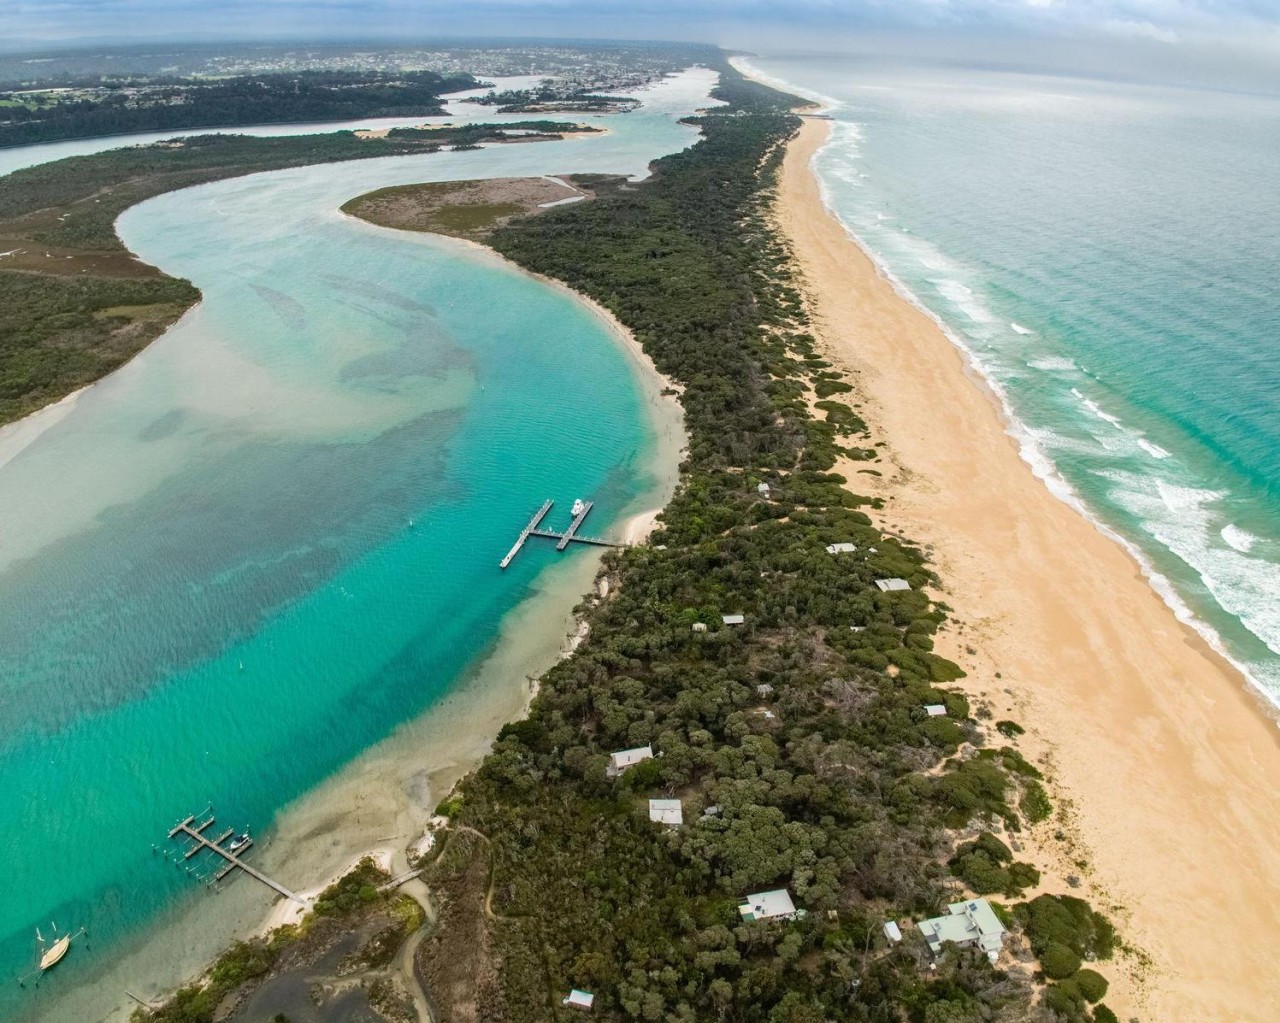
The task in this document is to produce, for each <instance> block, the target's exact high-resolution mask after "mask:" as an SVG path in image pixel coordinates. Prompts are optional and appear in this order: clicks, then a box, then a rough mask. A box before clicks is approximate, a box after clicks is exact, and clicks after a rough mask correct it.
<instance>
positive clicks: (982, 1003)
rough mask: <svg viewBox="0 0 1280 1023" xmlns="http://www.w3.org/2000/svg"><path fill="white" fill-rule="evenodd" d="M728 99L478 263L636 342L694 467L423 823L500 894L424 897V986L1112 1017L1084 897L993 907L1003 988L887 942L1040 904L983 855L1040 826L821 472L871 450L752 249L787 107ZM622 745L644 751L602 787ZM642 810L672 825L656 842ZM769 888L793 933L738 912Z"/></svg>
mask: <svg viewBox="0 0 1280 1023" xmlns="http://www.w3.org/2000/svg"><path fill="white" fill-rule="evenodd" d="M722 76H723V77H722V85H721V87H720V89H719V90H718V93H717V95H718V97H719V98H721V99H723V100H726V101H727V102H728V103H729V106H728V107H727V108H726V109H724V110H723V111H722V112H720V111H717V112H715V113H710V114H708V115H706V116H704V117H702V118H699V119H697V123H698V124H699V125H700V127H701V128H702V131H703V134H704V138H703V140H702V141H701V142H700V143H699V144H698V145H696V146H694V147H693V148H691V149H690V150H687V151H686V152H684V153H680V154H677V155H675V156H671V157H668V158H665V159H664V160H661V161H658V162H657V164H656V165H655V166H654V175H653V178H652V179H651V180H650V181H648V182H645V183H643V184H641V185H639V186H636V187H634V188H631V189H629V190H626V191H621V190H619V191H618V192H617V193H615V194H613V195H609V196H605V195H602V196H599V197H597V199H596V200H595V201H594V202H592V203H583V204H578V205H576V206H574V207H568V208H565V209H563V210H556V211H552V212H550V213H546V214H544V215H541V216H539V217H536V218H525V219H518V220H515V221H512V222H511V223H509V224H507V225H506V226H505V227H502V228H500V229H498V230H497V231H495V232H493V234H492V235H491V236H490V239H489V241H490V244H492V245H493V246H494V247H495V248H496V249H498V251H500V252H502V253H503V254H504V255H506V256H508V257H509V258H511V259H513V260H514V261H516V262H517V263H519V264H521V265H522V266H525V267H526V268H528V269H530V270H533V271H536V272H539V273H542V274H545V275H547V276H550V277H553V278H556V279H559V280H562V281H564V282H566V283H567V284H569V285H570V286H572V287H574V288H575V289H577V290H579V291H581V292H583V293H584V294H587V295H589V296H591V297H592V298H594V299H596V300H597V301H599V302H600V303H601V304H603V305H604V306H606V307H607V308H608V309H609V310H610V311H611V312H613V313H614V314H615V315H616V316H617V317H618V318H619V320H621V322H623V323H624V324H626V325H627V326H628V327H629V328H630V329H631V330H632V331H633V332H634V334H635V336H636V337H637V339H638V340H639V342H640V343H641V344H642V345H643V346H644V348H645V351H646V352H647V353H648V354H649V355H650V356H651V357H652V358H653V360H654V362H655V364H656V366H657V368H658V369H659V371H661V372H662V373H664V374H666V375H668V376H669V377H671V378H672V379H673V380H675V381H677V382H678V383H680V384H681V385H683V387H684V393H683V396H682V402H683V404H684V407H685V410H686V416H687V423H688V428H689V433H690V450H689V457H688V460H687V462H686V464H685V466H684V475H683V479H682V483H681V486H680V488H679V490H678V492H677V494H676V496H675V498H674V500H673V501H672V503H671V504H670V505H669V506H668V508H667V509H666V510H665V512H664V514H663V517H662V526H661V528H660V529H659V531H658V532H656V533H655V534H654V535H653V536H652V538H651V541H650V544H649V545H646V546H643V547H639V548H634V549H631V550H629V551H627V552H625V553H623V554H621V555H616V556H611V557H610V559H608V561H607V570H608V571H609V573H610V575H611V585H610V587H609V591H610V593H611V597H610V599H609V600H607V601H605V602H603V603H602V604H601V605H599V606H598V607H596V608H595V609H594V610H591V611H589V612H588V621H589V624H590V632H589V637H588V639H587V640H586V641H585V642H584V643H583V644H582V645H581V646H580V647H579V648H578V650H577V651H576V653H575V654H574V656H573V657H571V658H569V659H567V660H565V661H564V662H562V663H561V664H559V665H558V666H557V667H555V668H553V669H552V670H551V671H550V672H548V674H547V675H546V676H544V678H543V679H542V682H541V687H540V691H539V696H538V698H537V699H536V700H535V702H534V704H533V706H532V708H531V711H530V714H529V716H528V718H527V719H526V720H524V721H521V722H517V723H514V724H512V725H509V726H507V727H506V728H504V729H503V732H502V734H501V736H500V738H499V740H498V742H497V744H496V747H495V750H494V752H493V753H492V754H491V755H490V756H489V757H488V758H487V759H486V761H485V762H484V764H483V765H482V766H481V768H480V769H479V770H478V771H477V772H476V773H475V774H474V775H473V776H471V777H469V778H468V779H467V780H466V781H465V782H464V783H463V785H462V786H461V787H460V789H459V791H458V793H456V794H455V796H454V797H452V798H451V799H450V800H449V801H448V803H447V805H445V806H443V807H442V811H443V812H446V813H448V814H449V815H450V816H451V817H452V818H453V820H454V821H455V822H457V823H458V824H459V825H462V826H466V827H467V828H469V829H475V830H477V831H479V832H482V833H483V834H485V835H487V836H488V838H489V840H490V841H489V844H488V845H487V846H486V847H484V848H479V847H477V848H476V849H475V850H474V853H475V855H477V856H480V855H485V854H486V853H487V855H488V862H489V868H490V870H491V871H492V875H493V880H492V893H493V894H492V899H491V901H490V903H489V904H488V906H487V907H486V910H485V911H484V912H482V911H481V910H480V909H477V908H476V905H477V900H476V899H475V898H474V897H467V898H462V899H460V901H459V902H458V903H456V904H451V903H450V900H451V899H454V898H459V897H457V896H454V895H453V894H452V893H451V890H450V889H449V888H448V887H446V888H444V890H443V891H442V892H441V893H440V894H441V897H442V898H443V899H444V901H445V903H446V908H445V911H444V913H443V919H444V921H445V924H444V929H443V931H442V933H441V935H440V936H439V938H438V939H436V940H435V941H434V942H433V947H435V948H437V949H439V951H437V952H435V953H431V952H430V950H428V951H427V953H425V954H427V955H428V961H427V966H428V970H429V972H430V970H434V969H440V968H442V964H443V963H444V962H446V961H447V960H448V959H449V958H450V957H451V956H453V955H454V954H455V953H456V952H457V951H458V949H461V948H463V947H465V948H466V949H467V950H468V955H470V956H471V957H472V961H473V962H474V963H475V971H476V977H477V980H476V982H475V984H474V985H473V986H472V987H471V988H470V989H469V990H461V991H459V990H456V988H457V985H458V984H460V983H463V984H465V978H462V979H460V978H458V977H456V976H453V977H451V981H450V983H451V995H450V1002H449V1004H450V1005H451V1006H453V1007H454V1008H452V1009H450V1010H449V1011H448V1012H446V1013H445V1015H444V1016H442V1019H448V1020H453V1019H457V1020H469V1019H476V1018H480V1016H481V1015H483V1016H484V1017H485V1018H501V1019H504V1020H529V1021H531V1023H532V1021H534V1020H544V1019H548V1018H557V1017H560V1016H562V1015H564V1014H565V1013H567V1012H568V1011H570V1010H568V1009H565V1008H562V1007H561V1001H562V999H563V998H564V997H565V996H566V995H567V994H568V992H569V991H570V990H571V989H578V990H581V991H588V992H591V993H592V994H593V995H594V1000H593V1013H594V1014H595V1015H597V1016H603V1017H605V1018H611V1019H612V1018H618V1019H622V1018H641V1019H655V1020H656V1019H668V1018H674V1019H702V1018H718V1019H733V1020H744V1021H752V1020H762V1021H763V1020H771V1021H773V1020H776V1021H802V1020H803V1021H807V1020H813V1021H819V1020H824V1019H833V1018H838V1019H858V1020H873V1019H901V1018H910V1019H913V1020H926V1021H931V1023H932V1021H942V1020H954V1021H969V1020H972V1021H977V1020H988V1019H1006V1020H1015V1019H1017V1020H1034V1019H1050V1018H1061V1019H1068V1020H1084V1019H1094V1020H1107V1019H1113V1018H1114V1016H1113V1015H1112V1014H1111V1013H1110V1010H1108V1009H1107V1008H1106V1007H1105V1006H1102V1005H1095V1004H1094V1003H1095V1002H1096V1001H1097V1000H1098V999H1099V998H1101V997H1102V996H1103V995H1104V994H1105V990H1106V981H1105V980H1104V979H1103V978H1102V976H1101V974H1098V973H1097V972H1096V971H1093V970H1092V969H1086V968H1083V966H1082V964H1083V963H1084V962H1086V961H1089V960H1095V959H1106V958H1107V957H1108V956H1110V955H1111V954H1112V951H1113V948H1114V945H1115V940H1114V935H1113V932H1112V930H1111V927H1110V925H1109V923H1108V922H1107V921H1106V920H1105V919H1103V918H1102V917H1101V916H1100V915H1098V914H1097V913H1096V912H1095V911H1094V910H1092V909H1091V908H1090V907H1089V906H1088V905H1087V904H1086V903H1084V902H1083V901H1082V900H1079V899H1075V898H1071V897H1067V896H1060V895H1056V894H1052V893H1042V894H1040V895H1038V896H1037V897H1036V898H1035V899H1033V900H1032V901H1030V902H1027V903H1024V904H1021V905H1019V906H1017V907H1016V908H1004V907H1001V906H1000V905H999V904H994V909H995V912H996V914H997V916H998V917H999V918H1000V920H1001V921H1002V924H1003V926H1005V927H1007V928H1009V929H1010V931H1011V935H1012V936H1011V941H1012V956H1013V957H1014V958H1015V959H1016V964H1015V965H1013V966H1012V967H1007V966H1005V965H1003V964H1000V965H996V966H993V965H992V964H991V963H990V962H989V961H988V959H987V957H986V956H984V955H983V954H982V953H981V952H979V951H977V950H972V949H969V950H965V949H959V948H956V947H954V946H945V945H944V946H943V951H942V954H941V956H940V957H939V958H938V959H937V960H936V961H935V960H934V959H933V956H932V955H931V953H930V951H929V950H928V949H927V948H926V946H925V942H924V941H923V939H922V938H921V937H920V936H919V933H918V932H916V931H915V930H914V929H907V931H908V940H905V941H902V942H900V943H895V942H893V941H892V940H890V939H889V937H888V936H887V935H886V933H885V930H884V928H883V925H884V924H885V922H886V921H894V922H896V921H899V920H903V919H919V918H920V917H927V916H934V915H936V914H940V913H945V911H946V906H947V904H948V903H952V902H954V901H955V900H956V899H957V898H960V897H962V896H965V895H969V896H972V895H978V894H984V893H986V894H993V895H996V894H998V895H1002V896H1004V897H1006V898H1017V897H1019V896H1020V894H1021V893H1022V892H1023V891H1024V890H1025V889H1026V888H1027V887H1030V886H1032V885H1034V884H1036V883H1037V882H1038V881H1039V877H1038V874H1037V872H1036V871H1035V869H1034V868H1033V867H1031V866H1030V865H1029V864H1025V863H1020V862H1018V861H1017V860H1016V859H1015V857H1014V854H1013V852H1012V850H1011V848H1010V846H1011V844H1012V843H1013V841H1014V840H1013V838H1012V837H1010V838H1009V840H1008V841H1006V840H1004V839H1001V838H998V837H997V834H996V833H997V832H1000V833H1003V834H1005V835H1006V836H1014V835H1017V834H1018V833H1020V832H1022V831H1023V830H1025V829H1027V828H1029V827H1032V826H1034V825H1035V824H1036V823H1038V822H1040V821H1042V820H1043V819H1044V817H1045V816H1046V815H1047V814H1048V812H1049V807H1048V804H1047V798H1046V795H1045V792H1044V789H1043V787H1042V785H1041V782H1040V778H1039V772H1038V770H1037V769H1036V768H1035V767H1034V766H1033V765H1032V764H1030V763H1028V762H1027V761H1026V760H1025V759H1024V758H1023V757H1022V756H1021V755H1020V754H1019V753H1018V752H1017V750H1016V748H1014V746H1013V745H1011V744H1010V743H1011V740H1010V739H1009V734H1010V733H1014V732H1015V730H1014V729H1012V728H1009V727H1007V725H1008V724H1009V723H1006V728H1005V729H1004V730H1003V731H1002V732H997V731H995V730H994V729H992V730H989V729H988V727H987V726H986V725H985V724H982V723H981V722H980V721H979V720H978V719H977V718H976V716H975V715H976V713H977V712H976V711H972V712H971V708H970V707H969V705H968V701H967V700H966V699H965V698H964V696H963V695H962V694H960V693H959V692H958V691H955V690H954V689H949V688H947V683H948V682H950V681H953V680H955V679H957V678H958V677H959V676H960V674H961V672H960V669H959V668H958V667H957V666H956V665H955V664H953V663H951V662H949V661H947V660H945V659H943V658H942V657H940V656H938V655H937V654H936V653H934V651H933V636H934V634H935V633H936V631H937V629H938V628H939V626H940V625H941V624H942V623H943V622H944V621H945V620H946V617H947V610H948V609H947V608H946V607H945V606H944V605H942V604H940V603H939V602H936V601H933V600H931V599H930V597H929V596H928V594H927V592H926V589H927V588H928V587H930V586H932V585H934V584H936V582H937V580H936V578H935V576H934V575H933V573H932V571H931V570H930V569H929V567H928V565H927V564H926V561H925V558H924V555H923V553H922V552H921V551H920V550H919V549H918V548H916V547H915V546H914V545H912V544H911V543H910V542H909V541H906V540H904V539H902V538H900V537H895V536H890V535H888V534H886V533H884V532H882V531H881V530H879V529H877V528H875V527H874V526H873V525H872V523H871V520H870V519H869V517H868V516H867V515H866V514H865V513H864V512H863V511H861V510H860V508H861V507H863V506H865V505H866V504H868V503H870V502H869V501H868V500H867V499H863V498H859V497H857V496H856V495H855V494H853V493H852V492H851V491H850V490H849V489H848V488H847V485H846V484H847V480H846V479H845V478H844V477H841V476H838V475H835V474H833V473H832V472H831V469H832V467H833V466H834V465H835V463H836V460H837V458H845V459H850V460H853V461H859V460H863V459H868V458H870V457H873V456H874V450H873V449H871V448H868V447H864V446H863V444H865V440H866V438H867V433H866V425H865V424H864V423H863V422H862V420H861V418H860V417H859V416H858V415H857V413H856V411H855V410H854V409H853V408H852V407H850V406H848V405H847V404H844V403H843V402H840V401H837V400H833V399H834V396H835V395H838V394H841V393H846V391H847V388H842V387H839V386H833V384H835V383H838V381H836V379H835V376H834V375H833V374H832V372H831V367H830V366H829V364H828V363H826V362H825V361H824V360H823V359H822V358H821V357H820V356H818V355H817V354H816V352H815V349H814V342H813V338H812V336H811V335H810V334H809V333H808V331H807V329H806V327H807V324H806V319H805V310H804V306H803V303H802V301H801V298H800V295H799V292H798V291H797V289H796V287H795V282H794V281H793V279H792V275H791V270H790V267H789V254H788V252H787V251H786V250H785V249H784V248H783V247H782V246H781V245H780V244H779V241H778V238H777V236H776V234H775V233H774V232H773V231H771V229H770V227H769V225H768V211H769V204H770V200H771V190H772V184H773V180H774V175H775V173H776V170H777V166H778V162H779V159H780V156H781V153H782V149H783V146H784V145H785V143H786V141H787V140H788V139H789V138H790V136H791V135H792V133H793V132H794V130H795V128H796V125H797V121H796V119H795V118H794V117H793V116H792V115H790V113H789V112H788V107H789V105H790V104H791V103H792V102H793V100H792V98H791V97H785V96H782V95H780V94H778V93H776V92H772V91H771V90H768V89H766V88H763V87H761V86H758V85H755V84H753V83H749V82H746V81H743V80H742V79H741V78H739V77H738V76H737V75H736V73H734V72H733V71H731V70H729V69H727V68H725V69H722ZM815 393H821V394H825V395H826V396H827V397H826V398H824V399H823V400H822V401H821V403H820V407H822V411H823V412H824V413H825V415H824V418H822V419H817V418H815V417H814V416H813V415H812V414H811V412H810V406H809V401H810V400H811V398H810V396H811V395H813V394H815ZM1015 741H1016V740H1015ZM618 750H630V751H632V752H633V753H639V754H641V755H640V756H639V757H638V759H637V762H636V763H635V765H634V766H631V767H629V768H627V769H626V770H624V771H621V772H619V771H617V770H612V771H611V770H610V769H609V768H610V765H611V764H613V763H614V760H613V759H612V758H611V754H612V753H615V752H616V751H618ZM646 751H652V752H656V753H657V754H658V755H656V756H649V757H646V756H645V755H644V754H645V753H646ZM653 798H661V799H666V800H676V801H678V803H679V805H680V807H681V810H682V817H683V821H684V823H683V825H682V826H680V827H679V828H676V829H673V828H670V827H668V826H665V825H663V824H660V823H654V821H653V820H652V819H651V814H650V812H646V806H647V804H648V800H649V799H653ZM770 889H785V890H786V892H787V893H788V894H789V896H790V897H793V898H794V900H795V905H797V906H799V907H801V908H802V909H803V910H805V913H804V914H802V915H799V916H797V917H795V918H793V919H789V920H786V921H779V922H760V921H754V922H753V921H751V920H749V919H748V918H746V917H744V916H743V915H742V913H741V910H740V901H741V899H742V898H743V897H744V896H745V895H747V894H748V893H750V892H757V891H765V890H770ZM468 906H469V907H470V908H469V909H468V908H467V907H468ZM451 929H452V931H453V932H454V933H456V935H458V938H457V940H458V941H459V942H460V944H457V945H451V944H450V930H451ZM478 932H482V934H480V936H478ZM463 935H465V936H466V937H465V940H464V939H463V937H462V936H463ZM1009 955H1010V953H1009V952H1006V959H1005V960H1004V963H1005V964H1007V963H1008V962H1009V958H1008V956H1009ZM494 977H496V978H497V981H496V986H495V982H494V981H493V980H492V978H494ZM1047 980H1052V981H1054V982H1055V983H1053V984H1052V985H1051V986H1049V987H1048V988H1045V987H1043V985H1044V983H1045V982H1046V981H1047ZM495 998H497V999H498V1001H497V1002H496V1003H495ZM477 1004H484V1005H485V1006H487V1007H488V1008H486V1009H485V1011H484V1012H483V1013H482V1014H479V1013H477V1012H476V1011H475V1009H474V1006H476V1005H477ZM566 1018H567V1017H566Z"/></svg>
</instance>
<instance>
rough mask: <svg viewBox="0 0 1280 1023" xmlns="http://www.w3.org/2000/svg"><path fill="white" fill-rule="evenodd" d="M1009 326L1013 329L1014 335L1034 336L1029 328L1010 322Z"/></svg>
mask: <svg viewBox="0 0 1280 1023" xmlns="http://www.w3.org/2000/svg"><path fill="white" fill-rule="evenodd" d="M1009 326H1010V327H1011V328H1013V332H1014V333H1015V334H1034V333H1035V331H1034V330H1032V329H1031V328H1030V327H1024V326H1023V325H1022V324H1021V323H1013V322H1010V324H1009Z"/></svg>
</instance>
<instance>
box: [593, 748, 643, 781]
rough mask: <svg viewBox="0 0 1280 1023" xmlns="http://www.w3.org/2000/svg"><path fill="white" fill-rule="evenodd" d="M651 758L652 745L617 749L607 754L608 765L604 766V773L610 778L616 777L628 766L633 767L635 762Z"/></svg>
mask: <svg viewBox="0 0 1280 1023" xmlns="http://www.w3.org/2000/svg"><path fill="white" fill-rule="evenodd" d="M652 759H653V747H652V746H638V747H636V748H635V749H623V750H618V752H617V753H611V754H610V755H609V766H608V767H607V768H605V772H604V773H605V774H607V775H608V776H609V777H610V778H616V777H618V775H620V774H621V773H622V772H623V771H625V770H626V769H627V768H628V767H635V765H636V764H639V763H643V762H644V761H646V760H652Z"/></svg>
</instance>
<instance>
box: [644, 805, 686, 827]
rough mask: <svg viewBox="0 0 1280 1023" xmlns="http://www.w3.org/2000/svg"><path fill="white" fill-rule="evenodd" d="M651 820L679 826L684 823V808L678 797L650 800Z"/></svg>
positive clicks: (656, 822)
mask: <svg viewBox="0 0 1280 1023" xmlns="http://www.w3.org/2000/svg"><path fill="white" fill-rule="evenodd" d="M649 820H651V821H653V822H654V823H655V824H669V825H670V826H671V827H673V828H678V827H679V826H680V825H681V824H683V823H684V808H683V807H682V806H681V805H680V800H678V799H651V800H649Z"/></svg>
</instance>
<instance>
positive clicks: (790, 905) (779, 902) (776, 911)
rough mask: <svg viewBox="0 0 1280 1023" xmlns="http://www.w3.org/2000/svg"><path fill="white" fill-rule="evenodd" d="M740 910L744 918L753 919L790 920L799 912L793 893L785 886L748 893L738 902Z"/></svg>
mask: <svg viewBox="0 0 1280 1023" xmlns="http://www.w3.org/2000/svg"><path fill="white" fill-rule="evenodd" d="M738 912H739V913H741V914H742V919H743V920H746V921H748V922H749V921H752V920H790V919H791V918H792V917H794V916H795V915H796V914H797V912H799V911H798V910H797V909H796V906H795V903H794V902H792V901H791V893H790V892H789V891H787V890H786V889H785V888H779V889H777V890H776V891H772V892H757V893H756V894H755V895H748V896H746V897H745V898H743V899H741V900H740V901H739V902H738Z"/></svg>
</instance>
